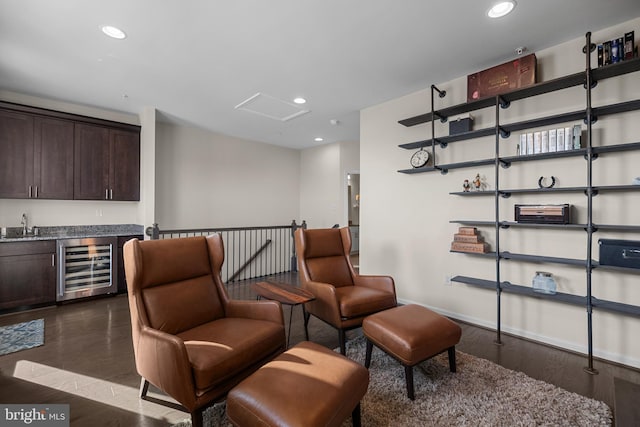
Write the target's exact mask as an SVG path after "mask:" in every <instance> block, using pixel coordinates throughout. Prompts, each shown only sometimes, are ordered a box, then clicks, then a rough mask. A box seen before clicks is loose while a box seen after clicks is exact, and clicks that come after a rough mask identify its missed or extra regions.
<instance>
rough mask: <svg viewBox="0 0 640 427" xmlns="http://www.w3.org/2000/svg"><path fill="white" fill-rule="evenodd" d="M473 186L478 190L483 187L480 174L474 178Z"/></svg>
mask: <svg viewBox="0 0 640 427" xmlns="http://www.w3.org/2000/svg"><path fill="white" fill-rule="evenodd" d="M473 186H474V187H475V188H476V191H480V187H482V180H481V179H480V174H477V175H476V178H475V179H474V180H473Z"/></svg>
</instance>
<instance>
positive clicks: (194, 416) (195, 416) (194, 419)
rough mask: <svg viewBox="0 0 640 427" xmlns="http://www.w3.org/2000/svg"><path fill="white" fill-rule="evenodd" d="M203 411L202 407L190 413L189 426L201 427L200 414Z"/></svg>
mask: <svg viewBox="0 0 640 427" xmlns="http://www.w3.org/2000/svg"><path fill="white" fill-rule="evenodd" d="M203 413H204V410H203V409H196V410H195V411H193V412H192V413H191V426H192V427H203V423H204V422H203V420H202V415H203Z"/></svg>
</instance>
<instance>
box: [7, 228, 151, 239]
mask: <svg viewBox="0 0 640 427" xmlns="http://www.w3.org/2000/svg"><path fill="white" fill-rule="evenodd" d="M37 228H38V235H37V236H36V235H34V234H28V235H27V236H24V237H23V236H22V227H7V237H3V238H0V243H9V242H28V241H37V240H58V239H77V238H85V237H112V236H130V235H144V226H142V225H136V224H116V225H65V226H56V227H37Z"/></svg>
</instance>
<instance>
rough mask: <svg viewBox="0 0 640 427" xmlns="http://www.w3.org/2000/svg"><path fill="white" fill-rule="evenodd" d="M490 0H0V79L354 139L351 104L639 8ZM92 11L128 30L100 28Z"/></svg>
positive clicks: (208, 118)
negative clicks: (277, 112) (286, 111)
mask: <svg viewBox="0 0 640 427" xmlns="http://www.w3.org/2000/svg"><path fill="white" fill-rule="evenodd" d="M493 2H494V0H444V1H442V2H435V1H432V0H395V1H391V0H315V1H314V0H270V1H267V0H188V1H184V0H109V1H100V0H55V1H52V0H0V89H3V90H7V91H11V92H18V93H23V94H27V95H34V96H39V97H44V98H50V99H55V100H61V101H66V102H71V103H77V104H82V105H89V106H94V107H100V108H105V109H110V110H116V111H123V112H129V113H136V114H137V113H139V112H140V111H141V110H142V108H143V107H155V108H156V109H157V110H158V112H159V117H160V119H161V120H164V121H176V122H181V123H189V124H191V125H195V126H199V127H202V128H205V129H209V130H212V131H214V132H218V133H222V134H227V135H232V136H236V137H240V138H244V139H249V140H254V141H261V142H266V143H270V144H275V145H280V146H285V147H293V148H306V147H311V146H314V145H318V144H321V143H318V142H314V137H316V136H321V137H323V138H324V142H323V143H331V142H338V141H358V140H359V110H361V109H363V108H366V107H369V106H371V105H375V104H378V103H380V102H383V101H386V100H389V99H393V98H396V97H399V96H402V95H405V94H409V93H412V92H415V91H417V90H420V89H424V88H427V87H429V86H430V85H431V84H432V83H438V82H443V81H448V80H451V79H452V78H456V77H461V76H465V75H467V74H469V73H471V72H475V71H479V70H482V69H485V68H488V67H490V66H493V65H496V64H499V63H502V62H505V61H507V60H510V59H512V58H514V57H515V53H514V49H515V48H516V47H518V46H526V47H527V48H528V49H529V51H530V52H535V51H537V50H540V49H543V48H546V47H549V46H553V45H556V44H559V43H562V42H564V41H567V40H571V39H575V38H577V37H581V36H584V34H585V33H586V32H587V31H597V30H599V29H602V28H606V27H609V26H611V25H614V24H617V23H620V22H624V21H627V20H630V19H633V18H636V17H638V16H640V1H639V0H606V1H605V0H518V4H517V6H516V8H515V10H514V12H512V14H511V15H508V16H507V17H504V18H501V19H497V20H490V19H489V18H487V17H486V10H487V9H488V8H489V6H490V5H491V4H492V3H493ZM103 24H110V25H115V26H117V27H120V28H121V29H123V30H124V31H125V32H126V33H127V35H128V37H127V38H126V39H125V40H114V39H109V38H107V37H106V36H104V35H103V34H102V33H101V32H100V28H99V27H100V26H101V25H103ZM630 30H631V29H630ZM635 30H636V36H637V35H638V33H639V32H640V28H635ZM636 39H637V37H636ZM259 92H260V93H262V94H264V95H268V96H271V97H276V98H279V99H281V100H284V101H287V102H290V101H291V100H292V99H293V98H294V97H296V96H303V97H305V98H307V100H308V103H307V104H306V105H305V106H304V108H305V109H308V110H310V112H309V113H306V114H302V115H300V116H298V117H296V118H294V119H291V120H288V121H277V120H273V119H271V118H268V117H264V116H260V115H257V114H253V113H250V112H247V111H243V110H238V109H235V108H234V107H235V106H236V105H238V104H240V103H241V102H242V101H244V100H246V99H248V98H249V97H251V96H253V95H255V94H256V93H259ZM125 95H126V96H125ZM425 101H426V100H425ZM425 105H428V101H426V102H425ZM331 120H338V121H339V124H338V125H332V124H331V123H330V121H331Z"/></svg>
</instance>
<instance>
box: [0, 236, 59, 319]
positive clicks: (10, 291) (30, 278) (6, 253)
mask: <svg viewBox="0 0 640 427" xmlns="http://www.w3.org/2000/svg"><path fill="white" fill-rule="evenodd" d="M55 292H56V242H55V240H45V241H34V242H7V243H2V244H0V312H2V311H4V310H8V309H17V308H19V307H23V306H38V305H48V304H54V303H55V301H56V294H55Z"/></svg>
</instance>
